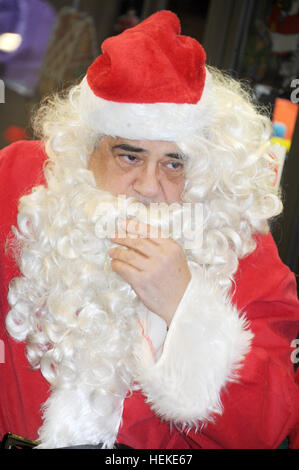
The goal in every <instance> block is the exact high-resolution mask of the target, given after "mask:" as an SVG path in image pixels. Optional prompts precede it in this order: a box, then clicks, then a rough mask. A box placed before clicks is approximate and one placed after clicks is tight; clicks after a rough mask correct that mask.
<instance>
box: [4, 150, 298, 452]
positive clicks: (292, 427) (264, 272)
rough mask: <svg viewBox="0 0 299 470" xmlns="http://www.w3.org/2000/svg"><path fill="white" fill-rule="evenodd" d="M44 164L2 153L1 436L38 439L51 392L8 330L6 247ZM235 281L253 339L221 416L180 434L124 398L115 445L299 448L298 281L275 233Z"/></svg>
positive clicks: (27, 155)
mask: <svg viewBox="0 0 299 470" xmlns="http://www.w3.org/2000/svg"><path fill="white" fill-rule="evenodd" d="M45 158H46V156H45V153H44V151H43V148H42V145H41V143H40V142H38V141H33V142H29V141H27V142H17V143H15V144H12V145H11V146H9V147H7V148H6V149H4V150H2V151H1V152H0V205H1V217H0V242H1V243H0V247H1V248H0V249H1V255H0V256H1V265H0V281H1V284H0V285H1V290H0V309H1V312H0V315H1V316H0V340H1V343H0V346H1V351H0V352H1V354H0V386H1V402H0V438H1V437H2V436H3V435H4V434H5V433H7V432H14V433H16V434H19V435H22V436H25V437H28V438H33V439H36V438H37V430H38V428H39V427H40V425H41V423H42V419H41V405H42V403H44V402H45V401H46V399H47V396H48V393H49V390H48V388H49V387H48V384H47V382H46V381H45V379H44V378H43V377H42V375H41V373H40V372H39V371H32V370H30V367H29V365H28V362H27V359H26V357H25V350H24V344H23V343H17V342H16V341H14V340H13V339H12V338H10V336H9V335H8V333H7V332H6V330H5V316H6V314H7V312H8V309H9V306H8V302H7V292H8V285H9V282H10V280H11V279H12V278H13V277H15V276H18V275H19V272H18V269H17V267H16V265H15V263H14V260H13V259H12V257H11V256H10V254H9V249H8V250H5V246H6V247H7V246H8V245H9V243H8V244H7V240H9V237H8V235H9V233H10V230H11V226H12V225H16V217H17V205H18V200H19V198H20V196H21V195H24V194H26V193H28V192H30V190H31V188H32V187H33V186H35V185H37V184H44V177H43V163H44V161H45ZM6 251H7V252H6ZM235 280H236V290H235V292H234V295H233V302H234V303H235V304H236V306H237V307H238V309H239V311H244V312H246V317H247V318H248V320H249V321H250V328H251V330H252V332H253V333H254V339H253V342H252V347H251V350H250V352H249V353H248V354H247V356H246V358H245V361H244V365H243V367H242V369H241V372H240V380H239V382H237V383H229V384H228V385H227V386H226V387H225V388H224V389H223V390H222V396H221V400H222V404H223V414H222V415H221V416H217V417H215V421H214V422H213V423H209V424H207V425H205V427H204V428H203V429H200V430H198V431H197V432H195V430H191V431H190V432H189V433H186V432H180V431H179V430H177V429H175V428H174V427H170V425H169V423H167V422H165V421H161V420H160V419H159V418H158V417H157V416H156V415H155V414H154V412H153V411H152V410H151V409H150V406H149V405H148V404H147V403H146V402H145V398H144V396H143V395H142V393H141V392H138V391H137V392H134V393H133V395H132V396H130V397H127V398H126V400H125V403H124V412H123V423H122V425H121V427H120V429H119V433H118V442H120V443H123V444H126V445H128V446H131V447H133V448H136V449H138V448H152V449H158V448H161V449H171V448H172V449H186V448H206V449H221V448H226V449H238V448H243V449H244V448H248V449H252V448H262V449H265V448H277V447H278V446H279V445H280V444H281V442H282V441H283V440H284V439H285V437H286V436H289V437H290V447H292V448H299V377H298V375H297V383H296V379H295V374H294V362H296V361H297V360H299V352H298V353H297V354H296V349H295V348H296V344H295V341H294V340H295V339H296V336H297V332H298V329H299V303H298V299H297V293H296V282H295V278H294V275H293V274H292V273H291V272H290V270H289V269H288V268H287V267H286V266H285V265H284V264H283V263H282V262H281V260H280V259H279V256H278V252H277V248H276V246H275V243H274V241H273V239H272V237H271V235H270V234H269V235H267V236H258V237H257V248H256V250H255V251H254V252H253V253H252V254H251V255H250V256H248V257H247V258H245V259H243V260H241V261H240V263H239V269H238V272H237V274H236V276H235ZM298 372H299V371H298Z"/></svg>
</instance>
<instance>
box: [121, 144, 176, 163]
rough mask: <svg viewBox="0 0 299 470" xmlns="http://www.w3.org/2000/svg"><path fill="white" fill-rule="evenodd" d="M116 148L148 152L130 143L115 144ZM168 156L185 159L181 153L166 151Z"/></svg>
mask: <svg viewBox="0 0 299 470" xmlns="http://www.w3.org/2000/svg"><path fill="white" fill-rule="evenodd" d="M115 149H121V150H125V151H126V152H136V153H142V152H146V150H145V149H143V148H140V147H133V146H132V145H129V144H119V145H114V146H113V147H112V150H115ZM166 156H167V157H170V158H176V159H177V160H183V159H184V157H183V155H181V154H180V153H166Z"/></svg>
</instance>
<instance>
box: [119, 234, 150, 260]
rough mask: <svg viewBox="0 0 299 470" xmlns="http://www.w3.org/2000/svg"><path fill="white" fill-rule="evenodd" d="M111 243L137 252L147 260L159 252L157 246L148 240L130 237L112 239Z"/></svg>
mask: <svg viewBox="0 0 299 470" xmlns="http://www.w3.org/2000/svg"><path fill="white" fill-rule="evenodd" d="M111 241H112V242H113V243H117V244H118V245H122V246H126V247H127V248H130V249H132V250H135V251H137V252H139V253H141V254H142V255H143V256H146V257H147V258H150V257H151V256H154V255H155V254H156V251H157V246H156V244H154V243H152V242H151V241H150V240H148V239H147V238H131V237H130V236H128V237H126V238H122V237H121V238H118V237H116V238H111Z"/></svg>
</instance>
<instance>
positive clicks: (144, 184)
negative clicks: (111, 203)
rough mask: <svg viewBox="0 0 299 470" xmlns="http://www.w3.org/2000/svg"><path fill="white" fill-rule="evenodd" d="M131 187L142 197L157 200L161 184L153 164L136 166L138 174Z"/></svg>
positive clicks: (157, 171)
mask: <svg viewBox="0 0 299 470" xmlns="http://www.w3.org/2000/svg"><path fill="white" fill-rule="evenodd" d="M133 189H134V191H135V192H136V193H138V194H139V195H141V196H142V197H143V198H146V199H149V200H152V201H153V202H154V201H155V200H158V199H159V197H160V194H161V185H160V178H159V170H158V168H157V167H156V166H155V165H153V166H150V165H144V166H143V167H139V168H138V174H137V176H136V179H135V181H134V183H133Z"/></svg>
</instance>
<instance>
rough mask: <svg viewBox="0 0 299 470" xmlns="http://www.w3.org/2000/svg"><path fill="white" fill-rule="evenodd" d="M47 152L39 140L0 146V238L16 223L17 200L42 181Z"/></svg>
mask: <svg viewBox="0 0 299 470" xmlns="http://www.w3.org/2000/svg"><path fill="white" fill-rule="evenodd" d="M46 159H47V155H46V153H45V151H44V148H43V143H42V142H41V141H18V142H15V143H13V144H11V145H9V146H7V147H5V148H4V149H2V150H0V206H1V213H0V241H1V242H2V241H3V240H5V239H6V236H7V234H8V232H9V230H10V227H11V225H14V224H15V223H16V217H17V209H18V201H19V199H20V197H21V196H24V195H25V194H28V193H30V191H31V190H32V188H33V187H34V186H37V185H41V184H45V178H44V172H43V165H44V163H45V160H46Z"/></svg>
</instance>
